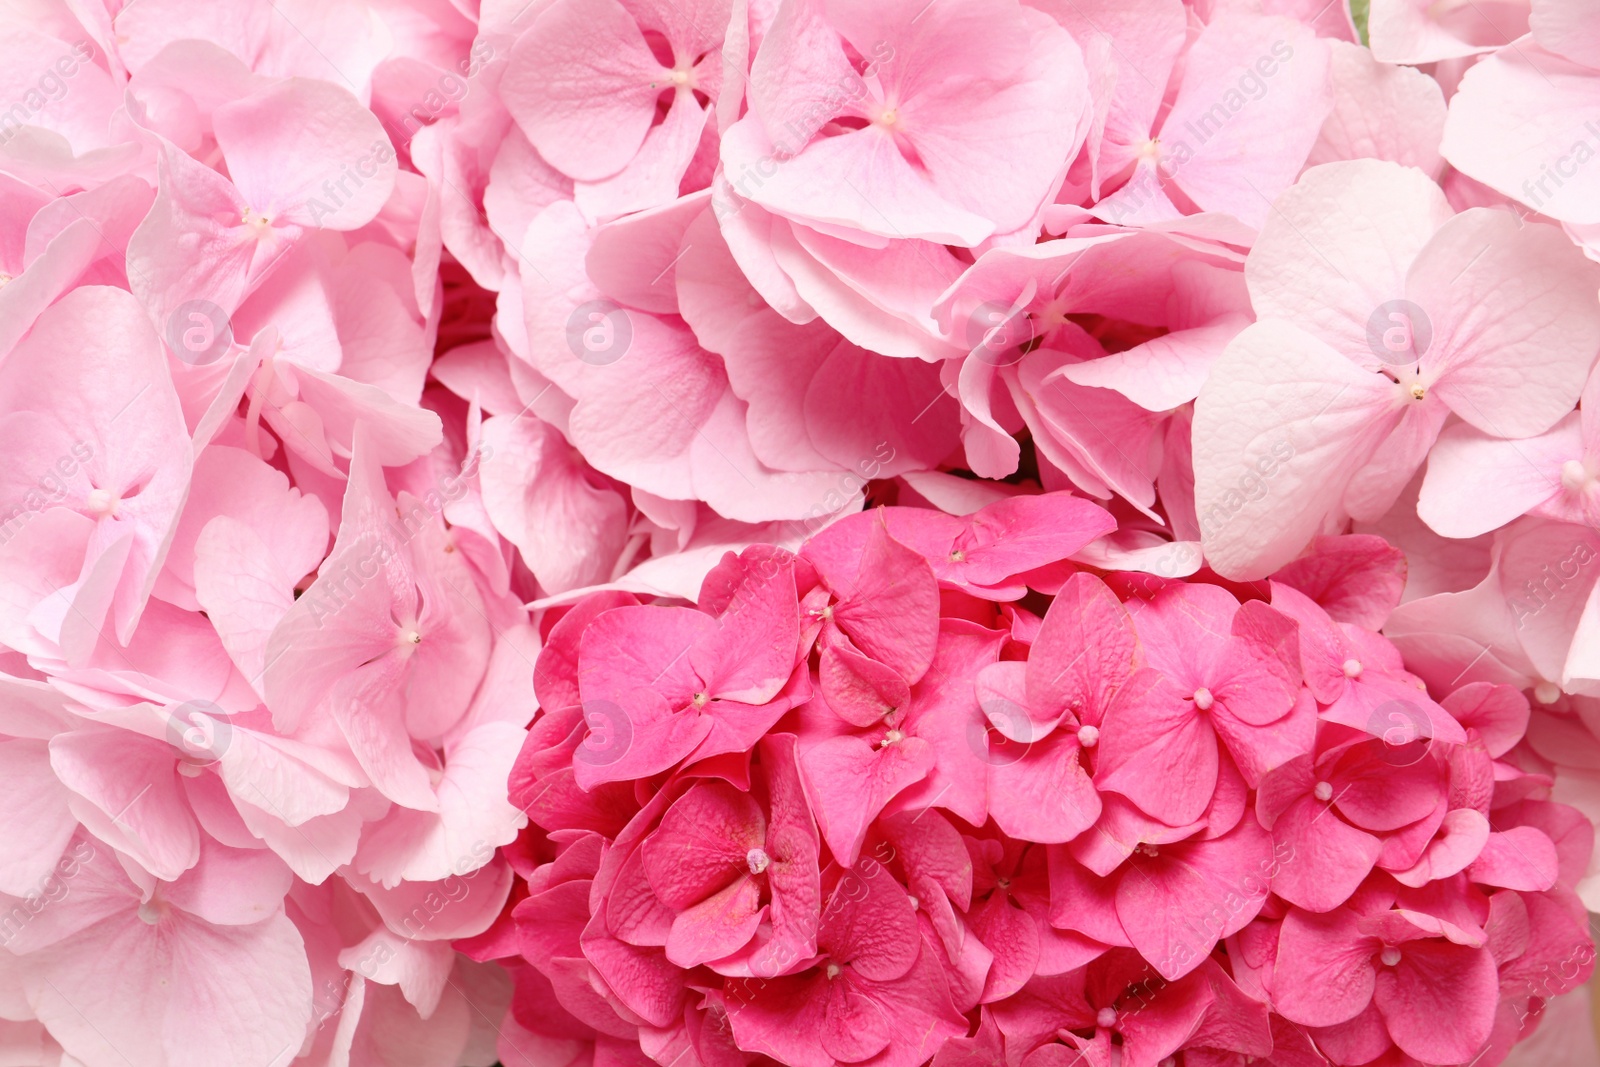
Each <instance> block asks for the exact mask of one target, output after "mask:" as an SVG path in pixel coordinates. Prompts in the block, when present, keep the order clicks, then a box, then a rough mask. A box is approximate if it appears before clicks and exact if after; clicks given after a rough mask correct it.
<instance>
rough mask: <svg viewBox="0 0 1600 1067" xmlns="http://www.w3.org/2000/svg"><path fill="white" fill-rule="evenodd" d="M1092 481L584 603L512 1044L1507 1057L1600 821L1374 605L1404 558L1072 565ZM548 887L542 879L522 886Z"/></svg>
mask: <svg viewBox="0 0 1600 1067" xmlns="http://www.w3.org/2000/svg"><path fill="white" fill-rule="evenodd" d="M1111 525H1112V524H1111V520H1110V516H1109V515H1108V514H1107V513H1106V512H1105V511H1103V510H1102V509H1100V508H1098V507H1096V506H1094V505H1093V504H1090V503H1087V502H1085V501H1083V500H1081V499H1079V498H1076V497H1072V496H1069V495H1065V494H1046V495H1043V496H1021V497H1014V498H1011V499H1009V500H1005V501H1002V502H999V503H996V504H992V505H989V506H988V507H985V508H982V509H980V510H978V511H976V512H975V513H973V514H971V515H969V516H966V517H962V518H958V517H955V516H950V515H945V514H942V513H939V512H936V511H932V510H928V509H918V508H907V507H888V508H881V509H877V510H874V511H872V512H868V513H865V514H859V515H856V516H853V517H851V518H848V519H844V520H841V521H840V522H838V523H836V524H834V525H832V526H830V527H829V528H828V529H827V530H825V531H823V532H822V533H820V534H818V535H817V536H815V537H813V538H811V539H810V540H808V541H807V542H806V543H805V544H804V546H803V547H802V548H801V549H800V551H799V553H798V554H792V553H789V552H787V551H784V550H782V549H776V548H772V547H770V546H754V547H751V548H748V549H746V550H744V551H743V552H741V553H739V554H738V555H734V554H733V553H729V554H728V555H727V556H726V557H725V558H724V560H723V561H722V562H721V563H720V564H719V565H718V566H717V567H716V568H714V569H713V570H712V571H711V572H710V574H709V575H708V576H707V578H706V581H705V584H704V586H703V588H702V590H701V593H700V597H699V599H698V601H697V602H695V603H694V604H689V605H676V604H666V603H660V602H657V603H642V602H640V600H639V599H638V598H637V597H635V596H633V595H631V594H627V593H620V592H606V593H596V594H592V595H590V596H588V597H585V598H583V599H581V600H579V601H578V602H577V603H575V604H574V605H573V606H572V607H571V608H569V609H566V610H565V611H564V612H562V613H560V614H559V617H558V618H556V617H555V615H556V613H552V615H551V618H552V619H553V620H554V621H553V622H552V623H551V624H550V625H549V627H548V633H547V634H546V638H545V645H544V649H543V651H542V652H541V653H540V656H539V660H538V663H537V665H536V668H535V674H534V685H535V689H536V691H537V694H538V697H539V702H540V706H541V707H542V708H543V712H542V714H541V716H540V718H539V719H538V720H537V721H536V722H535V723H534V726H533V729H532V731H531V732H530V733H529V735H528V739H527V742H526V743H525V745H524V746H523V749H522V752H521V755H520V756H519V757H518V760H517V765H516V768H515V770H514V771H513V774H512V782H511V795H512V801H513V803H515V804H517V805H518V806H520V807H521V808H522V809H523V810H525V811H526V812H527V813H528V814H529V816H530V818H531V819H532V822H533V824H534V825H533V827H532V828H530V830H529V831H528V832H527V833H525V834H524V835H522V837H521V838H520V839H519V841H518V843H517V845H516V846H515V847H512V848H508V849H507V850H506V854H507V856H508V858H509V859H510V861H511V862H512V864H513V865H514V866H515V867H516V868H517V872H518V875H519V876H520V878H519V887H518V890H517V892H516V893H515V894H514V896H513V904H512V906H511V907H509V908H508V910H507V912H506V914H505V915H504V916H502V918H501V920H500V922H499V923H498V924H497V925H496V927H495V928H493V929H491V930H490V931H489V932H488V933H486V934H485V935H483V936H482V937H480V938H477V939H474V940H472V941H470V942H467V943H464V944H463V946H462V947H463V949H464V950H465V951H467V952H468V953H469V954H472V955H475V956H477V957H479V958H481V959H499V960H501V961H502V962H504V963H506V964H507V966H509V967H510V968H511V970H512V972H513V974H514V976H515V978H516V993H515V997H514V999H513V1002H512V1010H511V1016H510V1021H509V1022H508V1024H507V1028H506V1030H505V1031H504V1032H503V1034H502V1041H501V1056H502V1059H503V1061H504V1062H505V1063H507V1064H513V1065H517V1067H521V1065H524V1064H529V1065H532V1064H554V1063H561V1064H567V1063H587V1062H590V1061H589V1060H588V1058H587V1057H589V1056H591V1055H592V1056H593V1062H595V1063H602V1062H616V1063H623V1062H631V1061H630V1057H632V1056H634V1055H635V1051H636V1050H637V1049H642V1050H643V1051H644V1053H645V1054H646V1055H647V1056H648V1057H649V1059H651V1060H653V1061H654V1062H658V1063H702V1064H740V1065H751V1064H766V1063H780V1064H787V1065H791V1067H834V1065H842V1064H858V1063H865V1064H872V1065H875V1067H877V1065H884V1067H888V1065H900V1067H912V1065H916V1064H923V1063H928V1062H930V1061H931V1062H932V1063H934V1064H935V1065H937V1067H964V1065H980V1064H1002V1063H1005V1064H1026V1065H1028V1067H1054V1065H1058V1064H1059V1065H1067V1064H1074V1063H1083V1064H1085V1065H1109V1064H1119V1063H1120V1064H1129V1065H1140V1067H1157V1065H1158V1064H1166V1065H1168V1067H1171V1065H1173V1064H1183V1065H1187V1067H1197V1065H1212V1064H1231V1063H1238V1062H1256V1061H1260V1062H1264V1063H1272V1064H1277V1065H1281V1067H1291V1065H1292V1067H1301V1065H1310V1064H1329V1063H1331V1064H1340V1065H1346V1064H1349V1065H1354V1064H1367V1063H1382V1064H1385V1065H1396V1067H1398V1065H1402V1064H1463V1063H1469V1062H1472V1063H1484V1064H1496V1063H1499V1062H1501V1060H1502V1059H1503V1058H1504V1057H1505V1055H1506V1053H1507V1052H1508V1051H1509V1049H1510V1047H1511V1045H1512V1044H1513V1043H1514V1042H1515V1041H1516V1040H1518V1039H1519V1037H1520V1036H1525V1033H1526V1032H1527V1031H1528V1029H1529V1028H1528V1026H1527V1023H1528V1020H1529V1017H1530V1015H1533V1016H1537V1014H1538V1013H1539V1012H1540V1011H1541V1010H1542V1007H1543V1004H1544V1002H1545V1001H1547V1000H1549V999H1550V998H1551V997H1553V996H1554V995H1556V994H1559V993H1561V992H1563V991H1565V990H1567V989H1569V988H1572V987H1573V986H1575V985H1577V984H1579V983H1581V982H1582V981H1584V980H1585V979H1586V978H1587V977H1588V975H1589V974H1590V973H1591V971H1592V969H1593V957H1594V950H1593V947H1592V944H1591V942H1590V939H1589V934H1588V928H1587V914H1586V912H1585V909H1584V907H1583V905H1582V903H1581V902H1579V900H1578V899H1577V896H1576V895H1575V893H1574V892H1573V887H1574V885H1575V884H1576V882H1577V880H1578V879H1579V878H1580V877H1581V876H1582V874H1583V873H1584V871H1585V870H1586V869H1587V866H1588V863H1589V858H1590V851H1591V847H1592V833H1591V830H1590V827H1589V823H1588V821H1587V819H1585V818H1584V816H1583V815H1582V814H1581V813H1579V812H1578V811H1575V810H1574V809H1572V808H1569V807H1566V806H1564V805H1562V804H1558V803H1554V802H1551V801H1549V800H1548V799H1545V797H1546V795H1547V793H1548V783H1549V779H1548V777H1545V776H1543V775H1541V774H1538V773H1530V772H1527V771H1524V770H1522V769H1521V768H1520V767H1519V766H1517V764H1516V763H1515V762H1514V761H1510V760H1507V759H1506V758H1505V757H1506V755H1507V753H1508V752H1509V751H1510V750H1511V749H1512V747H1513V746H1514V745H1515V744H1516V743H1517V741H1518V740H1519V739H1520V738H1521V737H1522V735H1523V732H1524V730H1525V728H1526V725H1527V720H1528V714H1529V707H1528V702H1527V700H1526V699H1525V698H1524V697H1523V696H1522V694H1520V693H1519V692H1517V691H1516V690H1515V689H1513V688H1511V687H1510V686H1504V685H1498V686H1497V685H1491V684H1489V683H1483V682H1478V683H1472V684H1469V685H1465V686H1462V687H1460V688H1457V689H1454V690H1452V691H1450V692H1448V693H1446V694H1444V695H1443V698H1442V699H1441V700H1439V701H1437V702H1436V701H1435V700H1434V699H1432V698H1431V697H1430V696H1429V695H1428V693H1427V691H1426V690H1425V688H1424V686H1423V684H1422V682H1421V680H1420V679H1418V678H1417V677H1416V676H1415V675H1413V674H1411V673H1409V672H1408V671H1406V670H1405V668H1404V666H1403V664H1402V662H1401V657H1400V655H1399V653H1398V652H1397V651H1396V649H1395V648H1394V646H1393V645H1392V644H1390V643H1389V642H1388V641H1386V640H1385V639H1384V638H1383V637H1381V636H1380V635H1378V634H1376V633H1374V632H1373V631H1372V629H1371V628H1370V627H1371V626H1372V625H1374V624H1375V622H1376V621H1381V620H1382V619H1383V618H1384V617H1385V616H1386V615H1387V614H1388V613H1389V611H1390V609H1391V608H1392V607H1393V606H1394V603H1395V602H1396V601H1397V600H1398V598H1399V596H1400V592H1401V588H1402V585H1403V582H1404V573H1403V565H1402V563H1401V561H1400V557H1399V554H1398V553H1397V552H1395V551H1394V550H1393V549H1391V548H1389V547H1388V546H1386V545H1384V544H1383V543H1382V542H1381V541H1378V540H1377V539H1375V538H1367V537H1359V536H1350V537H1342V538H1328V539H1324V540H1323V541H1322V542H1319V544H1318V546H1317V551H1316V552H1315V554H1313V555H1311V556H1308V557H1306V558H1303V559H1301V560H1298V561H1296V562H1295V563H1294V564H1292V565H1290V566H1289V567H1287V568H1285V569H1284V570H1282V571H1280V572H1279V573H1278V574H1276V575H1275V576H1273V578H1271V579H1270V580H1266V581H1260V582H1251V583H1247V584H1243V585H1235V584H1232V583H1228V582H1225V581H1222V580H1220V579H1216V580H1212V581H1198V580H1196V581H1181V580H1167V579H1161V578H1158V577H1153V576H1151V575H1148V574H1139V573H1130V572H1126V571H1102V570H1099V569H1097V568H1093V567H1088V566H1082V565H1075V564H1074V563H1073V562H1071V560H1072V558H1073V557H1075V556H1077V555H1078V554H1080V553H1081V552H1082V551H1083V549H1084V548H1085V547H1086V546H1087V545H1089V544H1090V543H1091V542H1092V541H1093V540H1094V539H1096V538H1098V537H1101V536H1103V535H1104V534H1105V533H1106V532H1107V531H1108V530H1109V529H1110V528H1111ZM524 883H525V884H524Z"/></svg>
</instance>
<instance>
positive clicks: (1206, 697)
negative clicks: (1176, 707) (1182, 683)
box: [1194, 686, 1213, 711]
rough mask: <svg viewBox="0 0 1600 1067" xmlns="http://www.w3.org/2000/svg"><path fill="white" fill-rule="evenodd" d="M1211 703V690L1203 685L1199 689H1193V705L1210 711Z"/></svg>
mask: <svg viewBox="0 0 1600 1067" xmlns="http://www.w3.org/2000/svg"><path fill="white" fill-rule="evenodd" d="M1212 703H1213V700H1212V697H1211V690H1209V689H1207V688H1206V687H1205V686H1201V687H1200V688H1199V689H1196V690H1195V691H1194V706H1195V707H1197V708H1199V709H1200V710H1201V711H1210V710H1211V705H1212Z"/></svg>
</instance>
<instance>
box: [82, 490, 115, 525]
mask: <svg viewBox="0 0 1600 1067" xmlns="http://www.w3.org/2000/svg"><path fill="white" fill-rule="evenodd" d="M118 503H119V501H118V499H117V495H116V494H115V493H113V492H112V491H111V490H109V489H91V490H89V499H88V505H89V511H90V512H91V513H92V514H94V515H96V516H98V517H100V518H104V517H105V516H107V515H115V514H116V513H117V504H118Z"/></svg>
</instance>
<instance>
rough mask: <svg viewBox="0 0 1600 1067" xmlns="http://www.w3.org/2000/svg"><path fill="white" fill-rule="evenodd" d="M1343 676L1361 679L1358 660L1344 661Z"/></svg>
mask: <svg viewBox="0 0 1600 1067" xmlns="http://www.w3.org/2000/svg"><path fill="white" fill-rule="evenodd" d="M1344 676H1345V677H1346V678H1359V677H1361V661H1360V660H1358V659H1347V660H1345V661H1344Z"/></svg>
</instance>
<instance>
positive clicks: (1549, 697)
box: [1533, 682, 1561, 704]
mask: <svg viewBox="0 0 1600 1067" xmlns="http://www.w3.org/2000/svg"><path fill="white" fill-rule="evenodd" d="M1533 699H1535V700H1537V701H1538V702H1539V703H1541V704H1554V703H1555V702H1556V701H1558V700H1560V699H1561V687H1560V686H1559V685H1557V684H1556V683H1554V682H1540V683H1539V684H1538V685H1536V686H1534V687H1533Z"/></svg>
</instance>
